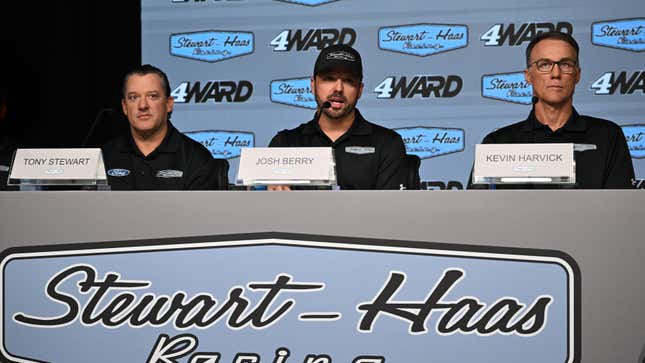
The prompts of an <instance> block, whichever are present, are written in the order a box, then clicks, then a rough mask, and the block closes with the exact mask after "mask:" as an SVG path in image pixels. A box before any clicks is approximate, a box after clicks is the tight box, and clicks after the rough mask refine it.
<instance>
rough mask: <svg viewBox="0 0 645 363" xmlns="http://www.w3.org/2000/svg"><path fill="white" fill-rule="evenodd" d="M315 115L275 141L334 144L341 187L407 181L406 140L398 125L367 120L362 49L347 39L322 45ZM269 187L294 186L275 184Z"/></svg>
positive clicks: (296, 144)
mask: <svg viewBox="0 0 645 363" xmlns="http://www.w3.org/2000/svg"><path fill="white" fill-rule="evenodd" d="M311 90H312V93H313V94H314V96H315V97H316V103H317V105H318V109H317V112H316V114H315V116H314V118H313V119H312V120H311V121H309V122H307V123H304V124H301V125H300V126H298V127H296V128H295V129H291V130H283V131H280V132H279V133H278V134H277V135H276V136H274V137H273V139H272V140H271V143H270V144H269V146H270V147H328V146H329V147H332V148H333V149H334V156H335V161H336V179H337V183H338V186H339V187H340V189H399V188H400V187H401V186H402V185H404V184H405V146H404V144H403V140H402V139H401V136H400V135H399V134H397V133H396V132H394V131H393V130H390V129H387V128H385V127H382V126H378V125H376V124H373V123H371V122H368V121H367V120H365V119H364V118H363V116H362V115H361V113H360V112H359V111H358V109H357V108H356V103H357V102H358V99H359V98H360V97H361V94H362V93H363V66H362V62H361V56H360V54H359V53H358V52H357V51H356V50H355V49H354V48H352V47H350V46H348V45H344V44H339V45H331V46H329V47H326V48H325V49H323V50H322V51H321V52H320V54H319V55H318V58H317V59H316V64H315V66H314V74H313V77H312V78H311ZM268 189H269V190H289V187H287V186H270V187H269V188H268Z"/></svg>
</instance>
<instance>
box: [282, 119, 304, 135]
mask: <svg viewBox="0 0 645 363" xmlns="http://www.w3.org/2000/svg"><path fill="white" fill-rule="evenodd" d="M310 123H312V121H309V122H303V123H301V124H300V125H298V126H296V127H294V128H292V129H283V130H280V131H278V133H277V135H285V136H286V135H300V134H302V132H303V130H304V129H305V127H307V125H308V124H310ZM310 126H311V125H310Z"/></svg>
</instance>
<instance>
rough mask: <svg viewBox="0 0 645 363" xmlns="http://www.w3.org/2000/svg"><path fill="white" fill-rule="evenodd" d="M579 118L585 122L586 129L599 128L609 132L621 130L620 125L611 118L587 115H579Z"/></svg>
mask: <svg viewBox="0 0 645 363" xmlns="http://www.w3.org/2000/svg"><path fill="white" fill-rule="evenodd" d="M580 118H581V119H583V120H584V121H585V122H586V123H587V129H601V130H604V131H610V132H618V131H620V130H621V128H620V126H619V125H618V124H617V123H615V122H614V121H611V120H607V119H603V118H599V117H594V116H589V115H580Z"/></svg>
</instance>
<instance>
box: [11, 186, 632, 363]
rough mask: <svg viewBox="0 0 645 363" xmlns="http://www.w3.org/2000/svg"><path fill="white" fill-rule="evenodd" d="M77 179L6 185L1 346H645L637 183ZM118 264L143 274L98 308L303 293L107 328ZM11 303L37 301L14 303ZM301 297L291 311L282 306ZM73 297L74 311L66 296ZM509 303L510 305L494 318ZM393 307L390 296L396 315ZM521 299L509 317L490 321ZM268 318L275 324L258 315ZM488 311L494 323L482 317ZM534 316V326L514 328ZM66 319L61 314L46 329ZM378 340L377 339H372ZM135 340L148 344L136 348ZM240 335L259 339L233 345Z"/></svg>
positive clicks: (620, 353) (392, 357) (499, 352)
mask: <svg viewBox="0 0 645 363" xmlns="http://www.w3.org/2000/svg"><path fill="white" fill-rule="evenodd" d="M78 193H82V192H2V193H0V205H1V206H2V208H0V217H1V218H0V243H2V249H3V250H4V252H3V255H2V263H3V264H4V268H3V275H2V276H3V281H2V283H3V294H4V295H3V298H4V304H6V305H5V306H4V309H3V324H4V326H3V329H5V331H3V334H2V336H3V339H4V341H3V346H4V348H3V349H5V350H4V351H3V354H5V355H6V354H8V353H11V354H12V356H16V355H19V356H23V355H20V353H22V351H21V349H36V350H38V353H39V354H41V355H39V356H35V357H30V358H38V359H47V349H50V348H51V349H55V348H56V347H58V348H59V349H61V351H65V352H67V353H65V354H67V356H66V360H67V361H76V360H78V359H81V361H82V360H83V359H86V358H87V354H89V353H88V352H89V351H90V350H91V349H93V348H92V345H91V343H92V339H94V338H96V339H97V341H99V340H101V339H100V337H102V336H103V334H109V336H110V337H112V338H110V339H111V340H101V344H102V345H100V346H101V347H102V348H101V349H104V350H105V349H107V350H109V349H110V347H111V346H116V345H119V346H120V347H121V348H120V351H125V352H126V353H122V354H131V355H132V356H133V357H136V358H133V359H137V360H145V359H146V357H152V356H153V355H154V352H155V350H154V349H155V348H159V350H158V351H157V353H159V354H162V353H160V352H161V351H162V350H163V349H162V348H163V347H170V346H171V345H172V344H176V345H175V348H177V349H180V347H181V346H182V345H181V344H180V343H181V342H182V341H183V343H184V347H186V346H189V345H190V344H191V342H192V343H195V347H194V349H193V350H192V351H191V352H190V353H188V350H186V352H184V353H183V354H184V355H183V356H182V357H181V359H180V360H179V361H181V362H188V361H190V359H193V358H190V357H191V356H194V357H201V358H200V359H202V358H203V359H204V361H208V359H213V356H212V354H215V353H219V354H221V357H220V361H229V360H230V361H233V360H234V356H235V355H236V354H238V353H244V354H247V353H248V354H251V353H256V354H258V355H259V356H260V357H261V359H262V361H273V360H274V359H278V360H279V359H281V358H280V357H281V356H282V357H283V358H282V359H283V360H284V359H286V357H287V353H290V354H291V355H290V356H289V358H288V360H286V362H290V361H291V360H293V361H298V362H299V361H305V355H306V354H305V353H307V354H309V353H311V354H318V355H321V357H322V355H323V354H328V355H329V358H330V359H333V361H352V359H359V358H360V359H363V360H362V361H364V362H376V361H379V360H378V359H379V357H381V358H384V359H385V361H400V360H397V359H396V358H397V357H398V356H397V355H396V354H399V352H397V351H396V346H400V347H406V349H405V353H406V354H409V355H408V356H406V357H407V360H408V361H410V359H419V360H418V361H423V360H422V359H424V358H427V357H428V356H432V357H433V359H439V358H441V361H444V362H457V361H463V360H464V359H468V357H471V356H479V357H480V358H481V357H482V356H481V354H484V353H481V354H478V352H479V351H478V349H479V348H477V347H480V348H481V349H482V350H481V352H488V353H492V354H494V356H495V361H500V362H502V361H518V359H520V360H522V361H532V360H531V359H533V360H535V361H541V362H544V361H548V362H551V361H557V362H568V361H584V362H607V361H621V362H640V361H641V360H642V359H643V350H644V347H645V328H643V327H644V326H645V317H644V316H643V314H642V313H641V307H642V306H643V305H644V304H645V292H643V289H641V288H640V286H641V285H642V282H641V280H642V274H643V267H642V261H643V259H645V246H644V245H643V236H644V235H645V225H644V224H643V223H642V221H643V220H645V209H644V208H643V206H644V205H645V194H643V193H642V192H640V191H637V190H597V191H591V190H570V191H562V190H555V191H547V190H545V191H519V190H518V191H516V190H508V191H502V190H499V191H453V192H428V191H294V192H290V193H288V194H289V195H288V196H287V195H286V194H287V193H277V192H257V191H249V192H233V191H226V192H208V191H204V192H92V193H84V194H83V195H82V196H79V195H78ZM520 200H521V201H522V202H521V203H518V201H520ZM137 206H140V207H139V209H137V208H138V207H137ZM61 208H65V211H66V213H59V211H60V210H61ZM151 250H154V251H152V252H151ZM191 251H192V252H191ZM493 257H494V258H493ZM482 258H484V259H482ZM352 264H354V265H352ZM89 266H91V267H89ZM206 266H208V267H206ZM74 269H76V270H74ZM146 269H147V270H146ZM145 271H148V272H149V273H148V272H146V273H144V272H145ZM150 271H154V274H151V273H152V272H150ZM227 272H228V273H227ZM110 274H113V275H110ZM110 276H112V277H110ZM343 276H344V277H343ZM90 277H92V279H93V281H94V283H93V284H92V283H90V280H91V279H90ZM189 277H190V278H189ZM109 278H113V279H116V281H119V282H121V283H128V284H131V285H129V286H127V287H123V286H122V287H120V288H118V289H114V290H111V291H110V292H109V293H106V294H105V296H104V299H102V300H101V303H98V304H96V306H94V312H95V313H96V314H98V312H99V311H104V312H105V311H107V310H109V309H107V307H109V306H112V308H113V309H115V310H114V311H116V310H118V309H117V308H118V304H117V303H118V302H119V301H121V302H120V304H122V305H123V306H125V305H126V303H128V304H134V302H135V301H140V300H138V299H134V300H132V301H131V302H128V301H129V300H128V301H126V299H127V298H125V297H121V298H119V296H120V295H123V294H126V293H128V292H130V293H132V294H133V295H135V296H136V298H142V297H143V296H144V295H145V294H146V293H150V294H152V295H151V296H152V298H154V299H156V300H155V301H158V300H159V298H160V297H162V296H168V297H172V296H177V294H178V293H179V292H183V293H185V300H183V301H184V302H185V304H188V303H189V301H192V300H191V299H196V298H197V297H200V296H201V298H202V299H207V298H208V297H209V296H210V297H213V298H217V301H218V304H220V303H221V304H225V303H226V302H227V301H231V299H232V298H231V296H233V295H230V292H231V291H236V290H235V288H236V287H239V288H241V289H242V290H241V291H243V294H242V296H245V297H247V298H248V299H249V301H251V302H255V303H257V302H259V301H260V299H259V297H261V296H264V293H266V291H268V289H269V286H274V287H275V286H277V285H279V284H283V285H281V286H283V287H284V286H289V284H294V286H295V284H297V285H298V286H299V288H302V289H303V291H301V292H298V293H297V294H295V293H293V291H291V290H289V289H288V288H285V289H283V290H281V291H280V294H278V295H276V297H275V300H272V302H273V305H271V307H270V308H269V307H268V306H267V307H265V310H264V312H265V313H266V314H264V315H259V313H258V314H256V318H255V320H249V321H248V322H247V324H246V325H244V326H239V327H234V328H230V329H229V328H226V323H225V321H228V320H227V319H228V318H229V316H231V315H226V318H221V319H219V320H218V322H217V323H213V324H211V325H209V326H207V327H203V328H200V327H197V326H196V325H195V324H194V322H195V321H196V320H191V319H188V318H186V316H184V318H186V319H187V320H190V321H192V323H191V324H188V326H186V327H184V328H181V327H179V328H177V327H173V325H172V324H171V323H169V322H168V321H171V320H173V321H175V322H176V321H179V320H181V319H180V318H179V315H173V317H172V319H168V321H166V322H164V323H159V324H158V325H157V326H153V325H145V324H144V325H142V327H139V328H137V327H136V326H129V325H128V324H130V323H126V324H121V325H118V324H117V325H118V326H114V327H109V326H105V325H109V324H107V323H106V322H109V319H108V320H105V319H107V318H106V316H107V315H103V316H102V318H104V320H103V321H101V322H99V321H98V320H101V319H100V317H99V315H96V314H94V315H92V314H89V315H87V316H85V318H83V316H82V311H87V310H88V309H90V308H89V307H88V306H90V305H91V304H90V302H91V298H92V297H93V296H96V295H97V294H98V291H99V282H100V281H107V280H109ZM188 281H190V283H189V282H188ZM200 281H201V282H200ZM83 282H86V286H87V287H88V289H87V290H85V291H82V287H83V286H84V285H83V284H82V283H83ZM343 282H344V284H343ZM146 283H147V284H149V285H146V286H144V285H143V284H146ZM48 284H49V285H51V287H52V288H51V289H49V293H52V292H54V293H53V294H50V296H49V297H48V289H47V288H46V287H47V286H48ZM136 284H141V285H139V286H137V285H136ZM54 285H55V286H56V287H57V289H54ZM321 285H324V288H323V286H321ZM291 287H293V286H291ZM509 287H512V289H510V290H509ZM151 289H152V290H151ZM56 291H58V292H59V295H58V296H57V295H56V293H55V292H56ZM305 291H308V292H305ZM387 291H389V293H386V292H387ZM62 293H64V294H66V295H61V294H62ZM21 294H27V295H29V296H30V297H31V298H29V299H27V298H26V297H25V296H23V295H21ZM388 294H389V295H388ZM294 295H295V296H294ZM52 296H53V298H52ZM123 296H125V295H123ZM432 296H434V297H433V298H431V297H432ZM379 297H387V299H385V300H379ZM118 299H122V300H118ZM15 300H20V301H22V302H23V303H21V304H20V306H18V307H16V306H10V304H11V303H12V302H11V301H15ZM291 300H293V301H294V305H293V307H291V308H290V310H288V311H283V312H282V313H279V312H280V310H279V308H280V307H281V306H283V305H282V304H283V303H287V302H288V301H291ZM73 301H78V307H79V310H78V311H76V312H75V315H74V314H72V311H73V310H74V309H70V310H68V309H66V307H74V306H75V304H74V302H73ZM203 301H206V300H203ZM433 301H434V303H433ZM111 303H112V304H113V305H110V304H111ZM397 303H404V305H405V304H408V305H405V306H403V307H402V306H398V305H396V304H397ZM387 304H391V305H387ZM415 304H416V305H415ZM424 304H430V305H432V304H434V305H432V306H430V307H431V308H432V309H431V313H430V315H429V316H428V317H427V319H423V316H422V314H421V312H420V311H421V310H419V308H420V307H421V306H422V305H424ZM442 304H443V305H442ZM499 304H506V305H505V306H507V309H506V310H499V312H498V314H494V311H493V310H492V309H494V307H495V306H497V307H499V306H500V305H499ZM448 305H450V306H457V305H459V306H461V307H469V308H470V309H474V308H475V307H476V306H479V305H481V314H479V315H477V314H475V315H472V316H470V317H471V318H472V319H471V320H469V321H470V322H471V323H472V326H471V325H468V324H466V325H459V324H452V323H450V321H452V322H453V323H454V322H457V321H460V316H461V317H463V315H460V314H459V313H458V312H457V311H456V310H451V307H450V306H448ZM217 306H221V305H217ZM257 306H259V305H257V304H256V305H253V304H251V308H249V310H247V311H246V313H245V314H241V315H237V316H236V318H239V319H243V317H244V316H245V315H246V314H248V313H251V311H252V309H253V308H254V307H257ZM375 306H376V307H378V306H380V308H378V309H377V308H375ZM388 306H389V307H391V308H392V309H393V310H388V311H389V312H388V313H384V312H383V311H385V309H386V308H387V307H388ZM395 306H398V307H396V308H394V307H395ZM406 306H407V307H406ZM90 307H91V306H90ZM520 307H522V308H521V309H520ZM124 309H125V308H124ZM379 309H380V310H379ZM377 310H378V311H381V313H378V311H377ZM405 310H407V313H406V312H405ZM124 311H125V310H124ZM195 311H196V310H195ZM212 311H215V310H214V309H213V310H212ZM469 311H470V310H469ZM491 311H493V312H491ZM509 311H512V312H513V314H512V315H513V318H512V319H510V320H509V319H507V320H506V321H505V322H502V323H499V324H494V321H498V322H500V321H504V319H503V318H500V317H502V315H504V312H509ZM531 311H532V312H533V313H532V314H531V313H530V312H531ZM370 312H371V313H376V315H375V316H373V319H371V320H370V318H369V316H370V315H369V314H370ZM392 312H394V314H392ZM487 312H488V315H486V313H487ZM334 313H338V314H339V315H338V316H331V314H334ZM464 313H467V312H466V310H462V314H464ZM272 314H276V315H275V317H276V321H275V322H274V325H271V326H267V327H261V326H259V325H261V324H262V322H267V321H268V320H269V319H270V318H271V317H272V316H274V315H272ZM397 314H398V315H397ZM451 314H452V315H451ZM509 314H510V313H509ZM232 315H234V314H232ZM123 316H125V315H123V314H122V316H121V317H123ZM187 316H192V315H187ZM446 316H448V317H452V320H450V319H448V318H446ZM509 316H510V315H509ZM30 317H31V318H32V319H34V320H31V321H30V320H29V318H30ZM118 317H119V316H118V314H117V313H116V312H115V313H114V316H113V319H115V321H116V320H118V319H117V318H118ZM485 317H487V318H488V319H491V320H490V321H491V324H489V325H486V324H483V325H482V324H479V325H477V324H476V322H477V321H482V319H484V318H485ZM523 317H526V318H527V320H524V324H520V325H517V324H513V322H515V323H517V322H518V321H521V319H522V318H523ZM531 317H533V318H534V319H529V318H531ZM54 318H60V319H61V320H60V321H58V322H56V324H59V325H61V326H60V327H50V328H46V329H43V328H38V325H39V324H41V325H42V323H43V321H45V320H47V319H54ZM92 318H95V319H96V320H97V321H96V322H94V323H92V322H91V320H92ZM236 318H235V319H236ZM417 318H418V319H419V323H417V324H415V323H414V321H416V320H417ZM443 318H445V319H447V320H445V321H443V320H442V319H443ZM542 318H544V319H542ZM7 319H8V320H7ZM39 319H40V320H39ZM65 319H67V320H69V321H68V322H66V321H63V320H65ZM83 319H86V320H87V321H85V322H84V321H83ZM235 319H233V320H235ZM25 322H26V323H30V322H31V323H33V324H31V325H29V324H25ZM362 322H364V323H365V324H364V325H362V324H359V323H362ZM370 323H371V324H370ZM253 324H257V325H258V326H255V327H254V326H253ZM442 324H443V325H442ZM135 325H136V324H135ZM471 328H472V330H470V331H469V329H471ZM532 328H538V329H535V330H531V329H532ZM15 329H18V330H15ZM57 329H61V330H60V332H61V334H56V331H57ZM227 329H228V330H227ZM451 329H452V330H451ZM487 329H489V330H487ZM16 331H20V334H17V333H16ZM74 331H77V333H78V334H81V335H80V338H78V339H80V340H82V341H84V342H85V341H86V340H87V341H88V343H87V344H86V345H84V349H83V350H82V351H80V350H78V349H72V347H71V346H70V345H69V344H72V343H73V342H72V343H70V342H69V341H67V340H65V337H68V336H74V335H73V334H72V333H73V332H74ZM63 332H64V334H63ZM30 334H31V335H30ZM34 334H35V335H34ZM47 334H53V336H55V337H56V338H51V339H50V340H46V339H44V340H41V343H39V344H33V343H32V342H30V341H26V339H27V338H25V337H29V336H38V335H41V336H43V337H44V336H45V335H47ZM68 334H72V335H68ZM274 334H275V335H274ZM321 334H322V335H321ZM106 336H108V335H106ZM191 336H192V337H194V338H195V339H196V340H194V341H193V340H191V339H192V338H190V337H191ZM248 336H250V337H252V339H250V340H249V339H246V340H244V339H243V338H242V337H248ZM374 337H378V339H377V340H376V341H377V342H378V341H380V342H381V343H380V344H376V345H370V344H371V343H370V339H372V338H374ZM401 337H404V338H405V339H404V340H403V341H402V342H401V343H399V340H397V339H398V338H401ZM547 337H548V338H547ZM215 338H217V339H215ZM119 339H121V340H119ZM123 339H125V340H123ZM130 339H142V340H141V342H142V343H141V344H140V343H139V341H137V344H131V345H128V343H127V342H128V341H131V340H130ZM182 339H183V340H182ZM219 339H222V340H221V341H228V342H229V343H231V344H233V345H227V344H223V345H222V344H218V343H217V341H218V340H219ZM240 339H241V340H240ZM337 339H341V340H342V341H348V342H349V341H351V342H353V343H352V344H349V345H347V344H346V345H344V347H343V348H342V349H345V350H347V351H346V352H345V353H343V352H336V351H333V350H332V348H329V347H331V346H334V347H340V346H343V344H337V343H334V344H332V343H333V342H335V341H336V340H337ZM352 339H357V340H352ZM540 339H545V340H542V341H541V342H540V343H539V344H535V345H533V343H535V342H537V341H538V340H540ZM45 341H48V342H49V343H47V344H46V343H42V342H45ZM54 341H55V343H54ZM132 341H134V340H132ZM241 341H244V342H245V343H244V344H241V343H240V342H241ZM262 342H264V343H265V344H263V343H262ZM385 342H396V344H390V345H389V344H386V343H385ZM464 342H465V343H464ZM238 343H240V344H241V345H240V344H238ZM354 343H356V344H354ZM65 344H67V346H65ZM164 344H165V345H164ZM235 344H238V345H235ZM464 344H465V345H464ZM59 345H60V347H59ZM135 346H136V347H135ZM227 346H228V347H230V349H229V348H227ZM242 346H245V348H248V349H246V350H240V351H238V350H237V349H233V347H239V349H242ZM457 346H459V347H462V348H460V349H449V347H453V348H454V347H457ZM544 346H549V347H550V349H543V347H544ZM61 347H63V348H64V349H63V348H61ZM536 347H542V348H540V349H537V348H536ZM126 348H127V349H126ZM325 348H329V350H327V349H325ZM484 348H485V349H484ZM338 349H341V348H338ZM352 349H354V350H352ZM536 349H537V350H536ZM287 350H288V352H287ZM401 350H404V349H401ZM488 353H486V354H488ZM51 354H53V353H51ZM83 354H86V355H83ZM178 354H179V353H178ZM199 354H202V355H201V356H199ZM208 354H211V356H208ZM343 354H346V355H343ZM539 354H542V355H539ZM149 355H150V356H149ZM100 357H101V356H99V358H100ZM519 357H522V358H519ZM107 358H109V356H107V355H106V359H107ZM349 358H351V359H349ZM388 358H389V359H388ZM75 359H76V360H75ZM96 359H98V358H95V361H100V359H99V360H96ZM195 359H197V358H195ZM249 359H251V358H249ZM348 359H349V360H348ZM370 359H371V360H370ZM639 359H640V360H639ZM25 361H28V360H25ZM330 361H331V360H330ZM359 361H361V360H359Z"/></svg>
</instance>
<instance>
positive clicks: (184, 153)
mask: <svg viewBox="0 0 645 363" xmlns="http://www.w3.org/2000/svg"><path fill="white" fill-rule="evenodd" d="M173 104H174V100H173V98H172V97H171V96H170V85H169V83H168V77H167V76H166V74H165V73H164V72H163V71H161V70H160V69H158V68H156V67H153V66H151V65H148V64H146V65H143V66H141V67H139V68H137V69H134V70H132V71H130V72H128V74H126V76H125V78H124V81H123V99H122V100H121V106H122V107H123V112H124V113H125V115H126V116H127V117H128V121H129V123H130V132H129V133H127V134H125V135H121V136H119V137H117V138H115V139H113V140H111V141H109V142H108V143H107V144H106V145H105V146H104V147H103V148H102V149H103V158H104V160H105V164H106V165H105V167H106V170H107V175H108V183H109V184H110V187H111V189H112V190H197V189H225V186H226V185H225V183H227V181H228V177H222V175H224V176H225V175H226V174H227V173H228V162H227V161H226V160H218V161H216V160H215V159H213V157H212V155H211V154H210V152H209V151H208V149H206V147H204V146H203V145H202V144H200V143H198V142H196V141H194V140H192V139H190V138H189V137H187V136H186V135H184V134H182V133H180V132H179V131H178V130H177V129H176V128H175V127H174V126H173V125H172V124H171V123H170V120H169V117H170V114H171V113H172V108H173Z"/></svg>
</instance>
